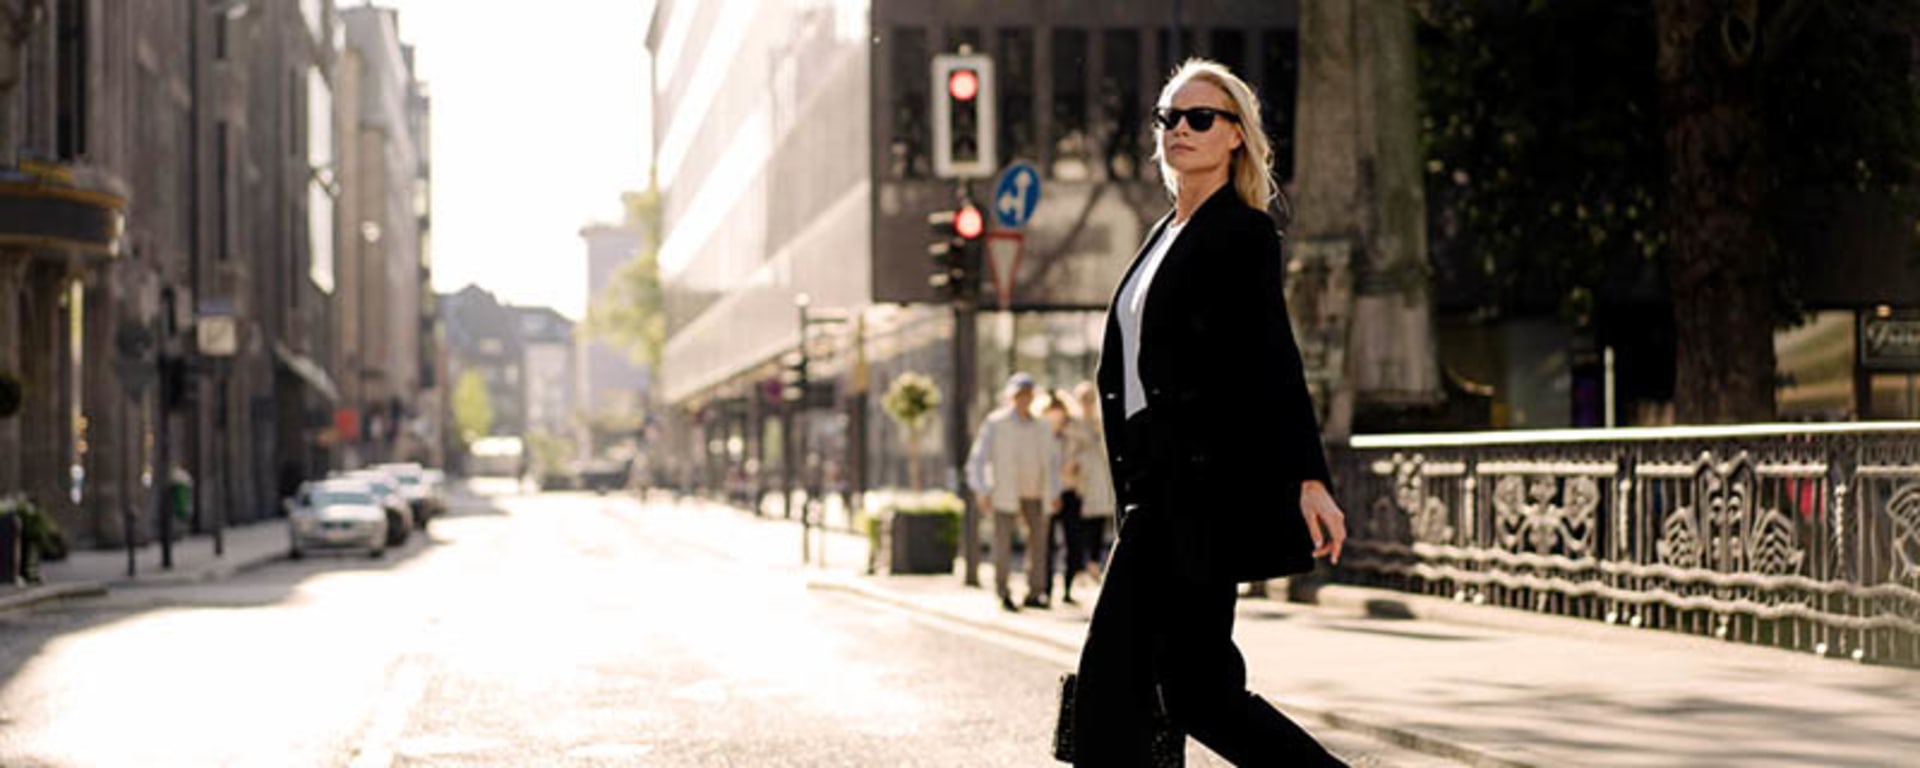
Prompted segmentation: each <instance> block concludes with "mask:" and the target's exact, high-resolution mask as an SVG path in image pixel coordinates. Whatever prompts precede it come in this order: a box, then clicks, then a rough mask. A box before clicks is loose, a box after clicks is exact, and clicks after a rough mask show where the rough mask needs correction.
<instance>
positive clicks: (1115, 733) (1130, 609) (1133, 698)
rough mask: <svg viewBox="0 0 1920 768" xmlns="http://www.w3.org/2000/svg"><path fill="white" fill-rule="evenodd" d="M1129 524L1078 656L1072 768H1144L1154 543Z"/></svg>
mask: <svg viewBox="0 0 1920 768" xmlns="http://www.w3.org/2000/svg"><path fill="white" fill-rule="evenodd" d="M1139 522H1144V521H1139V520H1131V519H1130V520H1129V521H1128V523H1129V525H1128V527H1127V534H1128V535H1126V536H1122V537H1121V539H1120V541H1119V542H1118V543H1116V544H1115V545H1114V553H1113V562H1112V566H1111V567H1110V568H1109V569H1108V573H1107V580H1106V586H1105V588H1103V589H1101V590H1100V599H1099V602H1098V603H1096V604H1095V605H1094V608H1093V622H1092V624H1090V625H1089V626H1088V628H1087V641H1086V644H1085V645H1084V646H1083V647H1082V648H1081V651H1080V669H1079V681H1078V683H1077V684H1076V685H1075V690H1074V693H1075V696H1074V707H1073V716H1074V722H1073V733H1074V765H1080V766H1103V767H1109V766H1133V765H1146V764H1147V759H1148V755H1149V754H1150V749H1151V742H1150V738H1151V736H1150V734H1151V732H1152V728H1153V724H1154V714H1155V709H1154V708H1155V707H1156V706H1157V704H1156V698H1155V695H1154V683H1153V675H1152V667H1151V663H1152V657H1153V650H1152V649H1153V633H1154V627H1153V617H1151V616H1149V615H1147V614H1145V613H1143V611H1145V610H1146V609H1148V608H1150V607H1151V606H1152V605H1153V604H1154V603H1156V602H1158V601H1155V600H1152V599H1150V598H1149V596H1148V592H1149V591H1150V590H1151V588H1152V582H1151V580H1152V579H1154V578H1157V577H1158V576H1159V571H1160V570H1161V569H1159V568H1155V567H1154V566H1153V563H1152V562H1151V561H1152V560H1154V559H1155V553H1154V551H1153V550H1154V547H1155V545H1157V544H1158V542H1155V541H1153V540H1152V538H1151V536H1150V535H1148V533H1150V532H1147V533H1143V532H1141V529H1140V526H1139V525H1137V523H1139Z"/></svg>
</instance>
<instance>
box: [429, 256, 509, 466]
mask: <svg viewBox="0 0 1920 768" xmlns="http://www.w3.org/2000/svg"><path fill="white" fill-rule="evenodd" d="M436 304H437V305H438V306H439V308H440V321H441V324H442V325H443V326H444V327H445V329H446V356H447V378H448V379H449V380H451V381H452V382H454V383H453V384H452V385H450V386H449V387H448V388H449V389H452V388H454V387H458V386H459V381H460V378H461V377H462V376H464V375H466V374H468V373H469V372H472V373H477V374H478V375H479V376H480V377H481V379H482V380H484V381H485V382H486V384H487V400H488V402H489V403H490V404H491V405H492V406H493V428H492V430H491V433H492V434H495V435H515V436H523V435H525V434H526V433H527V415H526V413H527V412H526V403H527V396H526V389H525V385H524V380H525V377H524V376H523V375H522V373H521V371H522V369H523V367H524V366H525V365H526V354H525V350H524V349H523V348H522V346H521V343H520V319H519V313H518V312H517V311H516V310H515V309H514V308H513V307H509V306H506V305H503V304H501V303H500V301H499V299H496V298H495V297H494V295H493V294H492V293H489V292H488V291H486V290H485V289H482V288H480V287H479V286H476V285H469V286H467V287H465V288H462V289H460V290H459V291H457V292H455V293H450V294H442V295H440V296H438V297H437V301H436Z"/></svg>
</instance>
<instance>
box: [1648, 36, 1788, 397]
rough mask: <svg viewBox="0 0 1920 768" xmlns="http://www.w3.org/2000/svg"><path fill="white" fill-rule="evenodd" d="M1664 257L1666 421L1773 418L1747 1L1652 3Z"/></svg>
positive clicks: (1765, 241)
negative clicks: (1670, 392) (1670, 317)
mask: <svg viewBox="0 0 1920 768" xmlns="http://www.w3.org/2000/svg"><path fill="white" fill-rule="evenodd" d="M1654 9H1655V14H1654V15H1655V19H1656V20H1657V25H1656V28H1657V30H1658V35H1657V39H1658V40H1659V46H1660V53H1659V58H1658V62H1659V65H1658V71H1659V75H1660V101H1661V105H1662V107H1663V108H1664V109H1663V111H1664V113H1665V115H1666V131H1665V141H1666V157H1667V162H1668V179H1669V183H1668V188H1667V196H1668V202H1667V213H1668V222H1669V228H1668V231H1669V233H1670V236H1671V238H1672V242H1673V254H1672V260H1671V262H1670V267H1669V269H1668V279H1669V281H1670V284H1671V285H1672V288H1673V296H1674V301H1673V312H1674V333H1675V336H1676V344H1675V353H1676V357H1675V360H1674V412H1675V413H1676V414H1677V415H1678V416H1679V418H1680V420H1682V421H1687V422H1734V421H1764V420H1769V419H1772V418H1773V410H1774V400H1773V375H1774V367H1775V360H1774V353H1773V323H1772V322H1771V321H1772V319H1773V317H1774V314H1775V307H1774V301H1773V299H1774V288H1773V284H1772V281H1771V279H1770V278H1771V277H1772V275H1774V274H1776V273H1777V272H1778V270H1776V269H1775V268H1774V266H1775V265H1774V263H1773V262H1774V258H1773V250H1774V242H1773V238H1772V236H1771V234H1772V233H1771V232H1769V231H1768V230H1767V228H1766V227H1765V226H1763V225H1762V223H1761V222H1762V219H1761V216H1762V215H1763V211H1762V208H1763V207H1764V205H1765V203H1766V197H1767V174H1766V167H1767V165H1766V160H1767V158H1766V140H1765V133H1764V130H1765V128H1764V126H1763V124H1762V122H1761V119H1760V115H1761V110H1760V103H1759V102H1760V94H1759V91H1760V78H1759V76H1758V74H1757V72H1756V70H1757V69H1758V61H1757V60H1756V58H1755V56H1754V53H1755V48H1756V47H1757V46H1758V45H1760V29H1759V18H1758V13H1759V11H1758V4H1757V3H1756V2H1753V0H1744V2H1742V1H1741V0H1731V1H1729V0H1717V1H1715V2H1701V1H1699V0H1656V2H1655V3H1654Z"/></svg>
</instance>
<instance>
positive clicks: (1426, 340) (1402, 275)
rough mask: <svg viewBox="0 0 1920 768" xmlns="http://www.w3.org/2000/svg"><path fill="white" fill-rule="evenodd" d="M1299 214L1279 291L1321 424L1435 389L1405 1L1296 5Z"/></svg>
mask: <svg viewBox="0 0 1920 768" xmlns="http://www.w3.org/2000/svg"><path fill="white" fill-rule="evenodd" d="M1300 41H1301V49H1300V88H1299V101H1298V108H1297V111H1298V113H1299V121H1298V125H1299V136H1298V138H1297V141H1296V144H1297V146H1298V148H1299V149H1298V152H1296V155H1297V157H1298V161H1297V164H1296V166H1295V170H1296V173H1297V175H1296V177H1295V179H1296V182H1297V184H1298V188H1299V196H1298V200H1297V202H1298V207H1297V213H1298V215H1297V216H1296V217H1294V221H1295V223H1294V226H1293V227H1292V231H1291V232H1290V233H1289V241H1290V247H1289V251H1290V254H1289V256H1290V263H1289V264H1288V272H1289V277H1288V279H1287V286H1286V289H1287V304H1288V309H1289V310H1290V311H1292V312H1293V314H1294V317H1293V322H1294V328H1295V329H1296V332H1297V335H1298V336H1299V339H1300V341H1301V358H1302V362H1303V363H1304V364H1305V365H1306V368H1307V374H1308V383H1309V386H1311V387H1314V388H1315V389H1316V390H1317V391H1316V393H1315V394H1316V395H1317V396H1318V398H1319V400H1320V401H1321V402H1322V403H1324V404H1325V406H1326V410H1327V413H1326V416H1325V417H1324V418H1323V419H1321V423H1322V424H1323V425H1325V430H1324V431H1325V432H1326V434H1327V436H1328V437H1330V438H1334V439H1338V438H1339V437H1341V436H1344V435H1347V434H1350V433H1351V431H1352V427H1353V424H1354V421H1355V416H1354V414H1355V413H1356V411H1357V410H1359V407H1360V406H1382V407H1383V408H1382V410H1388V411H1398V410H1402V409H1408V408H1422V407H1428V406H1432V405H1434V404H1436V403H1437V402H1439V401H1440V400H1441V399H1442V398H1443V397H1444V392H1443V390H1442V387H1441V379H1440V372H1439V361H1438V356H1437V354H1436V347H1435V344H1434V335H1433V322H1432V306H1431V303H1430V301H1429V293H1430V290H1429V281H1428V279H1427V278H1428V259H1427V227H1426V211H1427V206H1426V203H1425V200H1424V199H1423V196H1424V190H1423V189H1422V186H1421V176H1420V140H1419V126H1418V124H1417V123H1416V120H1417V117H1418V115H1419V111H1420V110H1419V101H1418V99H1419V94H1418V82H1419V77H1418V68H1417V66H1416V62H1415V53H1416V50H1417V49H1416V46H1415V37H1414V14H1413V10H1412V8H1411V6H1410V4H1409V2H1408V0H1310V1H1309V2H1305V3H1302V4H1301V6H1300Z"/></svg>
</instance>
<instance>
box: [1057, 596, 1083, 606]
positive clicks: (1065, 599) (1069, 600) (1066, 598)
mask: <svg viewBox="0 0 1920 768" xmlns="http://www.w3.org/2000/svg"><path fill="white" fill-rule="evenodd" d="M1060 602H1063V603H1066V604H1067V605H1079V604H1080V601H1078V600H1075V599H1073V595H1064V596H1062V597H1061V598H1060Z"/></svg>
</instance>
